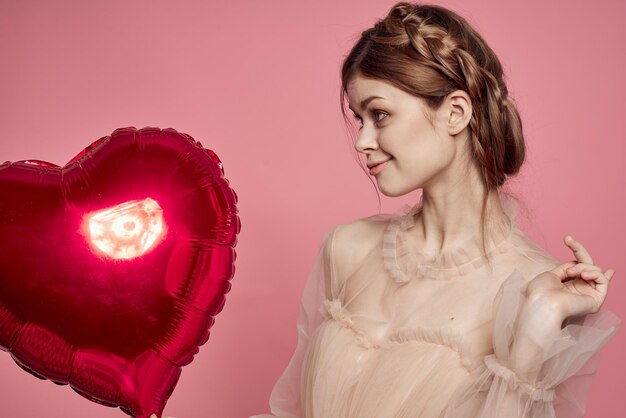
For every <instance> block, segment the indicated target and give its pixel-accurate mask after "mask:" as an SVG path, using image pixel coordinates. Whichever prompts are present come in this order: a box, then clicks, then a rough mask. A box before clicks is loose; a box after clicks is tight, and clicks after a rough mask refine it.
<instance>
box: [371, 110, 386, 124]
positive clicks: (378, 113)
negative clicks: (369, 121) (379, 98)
mask: <svg viewBox="0 0 626 418" xmlns="http://www.w3.org/2000/svg"><path fill="white" fill-rule="evenodd" d="M372 114H373V115H374V120H376V122H380V121H381V120H383V119H384V118H385V116H387V112H383V111H382V110H374V111H372Z"/></svg>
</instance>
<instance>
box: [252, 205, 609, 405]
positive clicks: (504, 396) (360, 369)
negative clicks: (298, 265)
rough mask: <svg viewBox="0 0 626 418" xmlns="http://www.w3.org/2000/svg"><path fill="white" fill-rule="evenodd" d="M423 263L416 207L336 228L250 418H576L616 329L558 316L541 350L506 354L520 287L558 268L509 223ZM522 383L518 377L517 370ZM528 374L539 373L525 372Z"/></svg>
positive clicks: (603, 314)
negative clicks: (293, 340) (294, 337)
mask: <svg viewBox="0 0 626 418" xmlns="http://www.w3.org/2000/svg"><path fill="white" fill-rule="evenodd" d="M500 199H501V202H502V205H503V208H504V210H505V212H506V214H507V217H506V218H505V220H504V221H498V222H494V221H488V229H487V230H488V231H489V232H488V235H487V237H486V239H487V240H486V248H487V253H488V254H489V258H490V259H491V262H489V260H487V258H485V257H484V256H482V252H481V251H482V249H481V247H482V243H481V241H480V237H476V238H474V239H472V240H471V241H469V242H465V243H461V244H460V245H459V246H458V247H456V248H452V249H449V250H446V251H444V252H440V253H437V254H429V253H426V252H424V251H421V250H420V246H419V242H417V241H416V239H415V238H414V235H413V234H412V233H411V232H412V231H411V228H412V227H413V226H414V224H415V219H416V215H417V214H418V213H419V211H420V210H421V206H422V202H421V201H420V202H419V203H418V204H417V205H415V206H409V205H405V206H404V207H403V208H401V209H400V210H399V211H397V213H392V214H382V215H374V216H370V217H367V218H363V219H359V220H357V221H354V222H350V223H348V224H342V225H338V226H336V227H335V228H333V229H332V230H331V231H329V232H328V233H327V234H326V237H325V239H324V241H323V243H322V245H321V247H320V251H319V253H318V257H317V260H316V262H315V265H314V267H313V269H312V271H311V273H310V275H309V277H308V279H307V282H306V285H305V288H304V290H303V294H302V303H301V308H300V313H299V317H298V321H297V331H298V345H297V347H296V349H295V352H294V354H293V356H292V358H291V360H290V362H289V364H288V366H287V367H286V369H285V371H284V372H283V374H282V375H281V376H280V378H279V379H278V381H277V382H276V385H275V386H274V388H273V390H272V393H271V396H270V400H269V404H270V408H271V411H272V414H271V415H267V414H264V415H255V416H253V417H251V418H270V417H280V418H293V417H306V418H348V417H350V418H404V417H407V418H408V417H445V418H450V417H472V418H473V417H504V416H506V417H533V418H544V417H554V416H558V417H559V418H564V417H566V418H571V417H582V416H583V415H584V412H585V406H586V400H587V394H588V390H589V387H590V384H591V380H592V378H593V375H594V373H595V371H596V370H597V366H598V360H599V355H600V352H601V349H602V347H603V346H604V345H605V344H606V343H607V341H609V340H610V338H611V337H612V336H613V335H614V333H615V332H616V331H617V328H618V326H619V323H620V319H619V318H618V317H616V316H615V315H614V314H613V313H611V312H609V311H606V310H604V309H601V310H600V311H599V312H597V313H594V314H590V315H587V316H586V317H579V318H568V320H566V321H565V322H564V323H563V325H562V328H561V330H560V333H559V334H558V335H556V336H555V337H554V338H553V339H552V340H550V341H551V342H550V343H549V344H546V345H543V346H538V347H532V348H531V349H528V350H527V351H525V352H522V353H517V354H516V356H513V355H512V353H511V347H512V345H513V343H514V336H516V335H518V334H517V331H518V325H519V324H518V321H517V319H518V317H519V313H520V309H521V307H522V306H523V304H524V300H525V286H526V285H527V283H528V281H529V280H531V279H532V278H534V277H535V276H536V275H537V274H539V273H541V272H544V271H546V270H550V269H552V268H553V267H554V266H556V265H559V264H560V263H559V262H558V261H557V260H555V259H554V258H552V257H551V256H550V255H549V254H548V253H547V252H545V251H544V250H542V249H541V248H539V247H538V246H537V245H535V244H534V243H533V242H531V241H530V240H529V239H528V238H527V237H526V236H525V235H524V234H523V232H522V231H521V230H520V229H519V228H518V226H517V224H516V222H515V214H516V212H517V209H516V208H517V205H516V203H515V201H514V200H513V198H511V197H509V196H508V195H506V194H504V193H501V194H500ZM521 363H523V364H524V369H523V370H534V371H535V373H533V374H528V373H517V372H516V370H519V369H518V365H519V364H521ZM537 371H538V372H537Z"/></svg>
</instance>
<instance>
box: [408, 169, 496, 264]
mask: <svg viewBox="0 0 626 418" xmlns="http://www.w3.org/2000/svg"><path fill="white" fill-rule="evenodd" d="M477 183H478V184H480V186H479V185H477ZM485 190H486V188H485V186H483V185H482V182H476V181H474V180H473V179H472V178H471V176H468V178H466V179H465V181H462V182H459V183H458V184H456V185H455V186H454V187H450V186H449V185H447V186H446V187H440V188H432V187H431V188H424V189H423V194H422V202H421V203H422V209H421V211H420V212H419V214H418V215H417V218H416V219H415V227H414V228H413V231H414V232H413V233H414V234H416V239H417V240H418V241H419V242H420V243H421V247H422V249H423V250H424V251H427V252H429V253H434V254H436V253H439V252H443V251H450V250H454V249H456V248H458V247H460V246H463V245H464V244H466V243H468V242H472V241H474V242H475V241H476V237H480V236H481V233H482V225H481V211H482V205H483V195H484V193H485ZM506 216H507V215H506V213H505V212H504V210H503V208H502V205H501V202H500V197H499V195H498V191H497V190H491V191H489V193H488V197H487V203H486V208H485V221H486V222H489V221H495V222H498V221H500V220H502V219H503V218H504V217H506ZM485 233H486V236H485V239H486V240H487V239H488V238H489V236H488V233H489V230H488V229H487V230H486V231H485Z"/></svg>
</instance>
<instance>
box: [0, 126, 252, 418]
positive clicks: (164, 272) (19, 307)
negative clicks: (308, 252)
mask: <svg viewBox="0 0 626 418" xmlns="http://www.w3.org/2000/svg"><path fill="white" fill-rule="evenodd" d="M236 203H237V195H236V193H235V192H234V190H232V189H231V188H230V187H229V182H228V180H226V179H225V178H224V172H223V169H222V163H221V162H220V160H219V158H218V157H217V155H215V153H214V152H212V151H211V150H207V149H204V148H203V147H202V144H200V142H196V141H194V139H193V138H191V137H190V136H189V135H186V134H184V133H179V132H177V131H176V130H174V129H171V128H170V129H163V130H160V129H158V128H143V129H140V130H137V129H135V128H134V127H129V128H121V129H117V130H115V131H114V132H113V133H112V134H111V135H110V136H107V137H103V138H101V139H99V140H97V141H96V142H94V143H93V144H91V145H90V146H89V147H87V148H86V149H85V150H83V151H82V152H81V153H80V154H78V155H77V156H76V157H74V158H73V159H72V160H71V161H70V162H69V163H68V164H67V165H65V166H64V167H59V166H56V165H54V164H50V163H47V162H43V161H18V162H14V163H11V162H6V163H4V164H2V165H0V220H1V221H0V348H2V349H3V350H5V351H8V352H10V353H11V356H12V357H13V358H14V359H15V361H16V362H17V363H18V364H19V365H20V366H22V368H24V369H25V370H27V371H28V372H30V373H32V374H34V375H35V376H38V377H40V378H45V379H50V380H51V381H53V382H55V383H59V384H69V385H71V387H72V388H73V389H74V390H76V391H77V392H79V393H80V394H81V395H83V396H86V397H87V398H88V399H91V400H93V401H95V402H98V403H102V404H105V405H109V406H119V407H120V408H121V409H122V410H124V411H125V412H126V413H128V414H130V415H134V416H136V417H147V416H149V415H150V414H152V413H156V414H157V415H158V416H160V415H161V413H162V411H163V408H164V407H165V403H166V401H167V399H168V398H169V396H170V395H171V393H172V391H173V390H174V387H175V385H176V383H177V381H178V378H179V376H180V372H181V367H182V366H184V365H186V364H189V363H190V362H191V361H192V360H193V356H194V355H195V354H196V353H197V352H198V348H199V346H201V345H202V344H204V343H205V342H206V341H207V340H208V338H209V329H210V327H211V326H212V325H213V323H214V317H215V315H217V314H218V313H219V312H220V311H221V310H222V308H223V306H224V301H225V295H226V293H228V291H229V290H230V279H231V278H232V277H233V275H234V272H235V268H234V261H235V259H236V253H235V250H234V247H235V245H236V243H237V234H238V233H239V231H240V228H241V224H240V221H239V217H238V216H237V213H238V211H237V207H236Z"/></svg>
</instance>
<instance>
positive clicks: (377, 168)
mask: <svg viewBox="0 0 626 418" xmlns="http://www.w3.org/2000/svg"><path fill="white" fill-rule="evenodd" d="M389 160H391V158H390V159H389ZM389 160H387V161H383V162H382V163H380V164H376V165H375V166H373V167H372V168H370V174H371V175H372V176H375V175H376V174H378V173H380V172H381V171H382V170H383V168H385V165H386V164H387V163H388V162H389Z"/></svg>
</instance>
